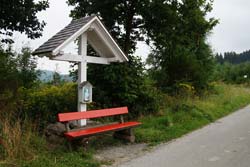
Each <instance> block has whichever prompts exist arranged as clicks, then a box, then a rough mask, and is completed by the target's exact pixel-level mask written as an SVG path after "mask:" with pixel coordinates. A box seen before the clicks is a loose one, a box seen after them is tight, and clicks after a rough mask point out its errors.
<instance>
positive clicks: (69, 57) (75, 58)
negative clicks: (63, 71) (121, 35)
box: [52, 53, 119, 64]
mask: <svg viewBox="0 0 250 167" xmlns="http://www.w3.org/2000/svg"><path fill="white" fill-rule="evenodd" d="M52 60H58V61H69V62H82V61H84V60H85V61H87V63H94V64H110V63H111V62H118V61H119V60H117V58H115V57H114V58H104V57H94V56H86V57H85V59H84V58H83V57H82V56H81V55H76V54H70V53H63V55H59V56H56V57H53V58H52Z"/></svg>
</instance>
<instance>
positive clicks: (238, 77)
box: [213, 62, 250, 84]
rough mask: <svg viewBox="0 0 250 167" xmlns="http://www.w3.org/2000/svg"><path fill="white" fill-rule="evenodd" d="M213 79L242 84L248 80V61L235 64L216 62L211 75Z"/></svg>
mask: <svg viewBox="0 0 250 167" xmlns="http://www.w3.org/2000/svg"><path fill="white" fill-rule="evenodd" d="M213 78H214V80H217V81H218V80H220V81H224V82H226V83H233V84H243V83H247V84H248V83H249V82H250V63H249V62H246V63H241V64H237V65H233V64H229V63H224V64H221V65H220V64H218V65H217V66H216V70H215V72H214V75H213Z"/></svg>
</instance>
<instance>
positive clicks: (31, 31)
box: [0, 0, 49, 43]
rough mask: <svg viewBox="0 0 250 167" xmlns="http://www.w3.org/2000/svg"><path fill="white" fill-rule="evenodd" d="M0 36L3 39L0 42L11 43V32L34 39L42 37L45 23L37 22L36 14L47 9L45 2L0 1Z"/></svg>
mask: <svg viewBox="0 0 250 167" xmlns="http://www.w3.org/2000/svg"><path fill="white" fill-rule="evenodd" d="M0 4H1V5H0V34H2V35H4V36H5V37H4V38H2V39H1V42H5V43H11V42H13V41H12V40H11V39H10V37H11V36H12V35H13V31H18V32H21V33H25V34H26V35H27V36H28V37H29V38H31V39H34V38H38V37H40V36H41V35H42V33H41V32H42V30H43V28H44V26H45V22H43V21H42V22H39V20H38V18H37V16H36V14H37V13H38V12H40V11H42V10H45V9H46V8H48V7H49V3H48V1H47V0H42V1H35V0H15V1H14V0H0Z"/></svg>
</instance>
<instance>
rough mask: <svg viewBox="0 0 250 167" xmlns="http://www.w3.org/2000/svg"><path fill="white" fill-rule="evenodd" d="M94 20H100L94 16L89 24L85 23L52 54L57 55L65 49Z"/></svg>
mask: <svg viewBox="0 0 250 167" xmlns="http://www.w3.org/2000/svg"><path fill="white" fill-rule="evenodd" d="M94 20H98V18H97V17H93V18H92V19H91V20H90V21H89V22H88V23H87V24H85V25H84V26H83V27H82V28H81V29H80V30H78V31H77V32H76V33H75V34H73V35H72V36H71V37H69V38H68V39H67V40H66V41H64V42H63V43H62V44H61V45H59V46H58V47H57V48H56V49H54V50H53V52H52V55H57V54H58V53H59V52H60V51H61V50H63V49H64V48H65V47H66V46H67V45H68V44H69V43H70V42H72V41H74V40H76V39H77V38H78V37H79V36H80V35H81V34H83V33H84V32H85V31H86V30H87V29H88V28H89V27H90V25H91V24H92V22H93V21H94Z"/></svg>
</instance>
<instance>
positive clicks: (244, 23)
mask: <svg viewBox="0 0 250 167" xmlns="http://www.w3.org/2000/svg"><path fill="white" fill-rule="evenodd" d="M71 9H72V7H69V6H68V5H67V4H66V0H50V8H49V9H47V10H46V11H43V12H41V13H39V14H38V16H39V19H40V20H44V21H45V22H46V23H47V25H46V27H45V29H44V31H43V36H42V37H41V38H39V39H35V40H30V39H27V38H26V36H25V35H22V34H19V33H15V35H14V40H15V41H16V42H15V45H14V49H15V50H20V48H21V47H22V46H23V45H24V44H26V45H29V46H30V47H31V48H33V49H36V48H37V47H39V46H40V45H41V44H43V43H44V42H46V41H47V40H48V39H49V38H50V37H51V36H53V35H54V34H55V33H57V32H58V31H60V30H61V29H62V28H64V27H65V26H66V25H67V24H69V22H70V21H71V18H70V17H69V13H70V10H71ZM249 9H250V1H249V0H227V1H225V0H215V2H214V10H213V12H212V13H211V14H210V15H209V16H213V17H215V18H218V19H219V20H220V24H219V25H217V26H216V27H215V29H214V31H213V32H212V34H211V35H210V36H209V38H208V41H209V43H210V44H211V46H212V48H213V50H214V52H226V51H236V52H242V51H245V50H248V49H250V42H249V41H250V33H249V30H250V22H249V21H248V20H249V16H250V10H249ZM148 53H149V47H148V46H147V45H146V44H144V43H142V42H140V43H139V44H138V45H137V50H136V55H139V56H142V59H143V60H145V58H146V57H147V55H148ZM56 66H57V71H58V72H60V73H64V74H66V73H68V71H69V63H66V62H59V61H54V60H53V61H52V60H48V59H47V58H42V59H39V60H38V68H39V69H46V70H55V69H56Z"/></svg>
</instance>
